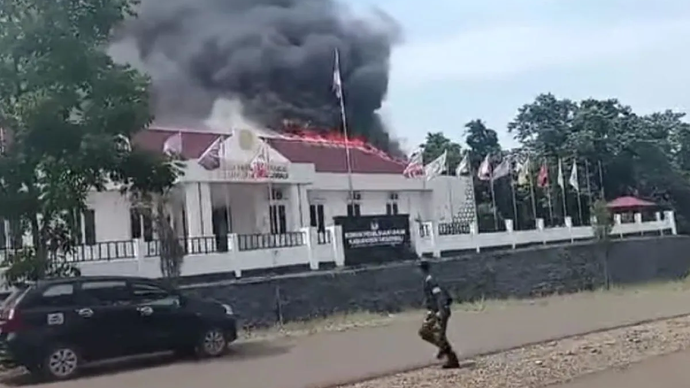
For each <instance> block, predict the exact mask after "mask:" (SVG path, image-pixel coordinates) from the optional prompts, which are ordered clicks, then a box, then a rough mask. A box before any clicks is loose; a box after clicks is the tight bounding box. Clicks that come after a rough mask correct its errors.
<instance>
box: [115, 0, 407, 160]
mask: <svg viewBox="0 0 690 388" xmlns="http://www.w3.org/2000/svg"><path fill="white" fill-rule="evenodd" d="M399 37H400V30H399V28H398V25H397V23H396V22H395V21H394V20H393V19H391V18H390V17H389V16H387V15H386V14H385V13H383V12H381V11H374V12H371V13H369V14H367V15H364V16H363V15H358V14H355V13H354V12H352V11H351V10H350V9H348V8H346V7H345V6H344V5H342V4H339V3H337V2H336V1H335V0H143V1H142V2H141V4H140V5H139V15H138V18H136V19H132V20H129V21H128V22H127V23H125V24H124V25H123V26H121V28H120V29H119V30H118V31H116V34H115V36H114V39H113V42H112V46H111V47H110V50H109V52H110V53H111V55H112V56H113V58H114V59H115V60H116V61H120V62H128V63H130V64H132V65H133V66H135V67H137V68H139V69H140V70H143V71H145V72H147V73H148V74H149V75H150V76H151V78H152V81H153V100H154V105H155V108H156V111H155V114H156V120H157V122H159V123H161V124H166V125H196V124H197V123H200V122H203V121H204V120H206V119H207V118H208V117H209V115H210V114H211V111H212V108H213V106H214V102H216V101H217V100H219V99H222V100H229V101H237V102H238V103H239V104H241V111H242V112H243V114H244V115H245V116H246V117H247V120H248V121H249V122H256V123H259V124H261V125H266V126H268V127H271V128H274V129H277V130H279V129H280V123H282V121H283V120H285V119H290V120H298V121H300V122H302V123H305V124H309V125H310V126H312V127H314V128H330V130H333V129H336V130H337V128H339V127H340V123H341V120H340V106H339V103H338V100H337V98H336V96H335V94H334V93H333V89H332V86H333V66H334V52H335V49H336V48H337V49H338V50H339V53H340V63H341V76H342V80H343V85H344V90H345V99H346V108H347V119H348V129H349V131H350V135H351V136H355V135H356V136H363V137H365V138H366V139H367V140H368V141H369V142H371V143H372V144H373V145H375V146H377V147H379V148H382V149H384V150H387V151H391V152H393V153H397V152H398V147H397V144H396V143H395V142H394V141H392V140H391V138H390V135H389V134H388V132H387V131H386V129H385V126H384V124H383V120H382V119H381V117H380V116H379V114H378V110H379V108H380V107H381V104H382V102H383V100H384V98H385V97H386V93H387V89H388V75H389V59H390V54H391V49H392V47H393V45H394V44H395V43H396V42H397V41H398V39H399Z"/></svg>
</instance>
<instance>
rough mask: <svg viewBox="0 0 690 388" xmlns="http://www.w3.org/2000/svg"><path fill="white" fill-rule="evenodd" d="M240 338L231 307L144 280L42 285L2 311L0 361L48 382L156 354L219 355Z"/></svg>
mask: <svg viewBox="0 0 690 388" xmlns="http://www.w3.org/2000/svg"><path fill="white" fill-rule="evenodd" d="M236 338H237V325H236V321H235V316H234V314H233V311H232V309H231V308H230V306H228V305H225V304H221V303H219V302H216V301H212V300H203V299H198V298H194V297H190V296H185V295H182V294H181V293H180V292H179V291H178V290H176V289H174V288H171V287H168V286H166V285H165V284H164V283H163V282H159V281H156V280H152V279H144V278H134V277H122V276H108V277H105V276H99V277H90V276H86V277H77V278H65V279H51V280H42V281H38V282H36V283H31V284H26V285H24V286H21V287H17V288H16V289H15V291H14V292H13V293H12V294H11V295H10V296H9V297H7V299H6V300H5V301H4V302H3V304H2V310H1V311H0V356H2V357H3V358H4V359H5V360H6V361H10V362H13V363H14V364H17V365H20V366H24V367H26V368H27V369H28V370H29V371H30V372H31V373H33V374H38V375H41V376H42V377H46V378H48V379H67V378H70V377H72V376H74V375H75V374H76V373H77V371H78V370H79V367H80V366H81V365H82V364H83V363H85V362H90V361H99V360H105V359H110V358H117V357H125V356H131V355H139V354H146V353H154V352H159V351H167V350H173V351H176V352H180V353H182V354H186V355H199V356H205V357H215V356H220V355H222V354H224V353H225V350H226V349H227V345H228V344H229V343H230V342H232V341H234V340H235V339H236Z"/></svg>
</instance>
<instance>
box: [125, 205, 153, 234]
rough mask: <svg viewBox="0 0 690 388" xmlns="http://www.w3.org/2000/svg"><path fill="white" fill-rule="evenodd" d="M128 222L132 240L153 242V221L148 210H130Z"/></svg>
mask: <svg viewBox="0 0 690 388" xmlns="http://www.w3.org/2000/svg"><path fill="white" fill-rule="evenodd" d="M129 221H130V227H131V235H132V239H138V238H142V237H143V238H144V241H153V219H152V218H151V211H150V210H149V209H130V210H129Z"/></svg>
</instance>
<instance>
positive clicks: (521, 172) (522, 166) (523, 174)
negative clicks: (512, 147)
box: [516, 157, 531, 186]
mask: <svg viewBox="0 0 690 388" xmlns="http://www.w3.org/2000/svg"><path fill="white" fill-rule="evenodd" d="M516 170H517V174H518V177H517V183H518V185H520V186H523V185H526V184H528V183H530V179H531V178H530V176H529V175H530V160H529V157H527V159H525V160H524V161H523V162H519V163H518V164H517V167H516Z"/></svg>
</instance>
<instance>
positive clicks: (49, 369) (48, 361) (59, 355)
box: [40, 345, 81, 380]
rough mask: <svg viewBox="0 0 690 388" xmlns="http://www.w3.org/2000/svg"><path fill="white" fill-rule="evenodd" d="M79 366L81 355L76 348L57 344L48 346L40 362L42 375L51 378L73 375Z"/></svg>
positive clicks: (61, 378) (63, 377) (64, 377)
mask: <svg viewBox="0 0 690 388" xmlns="http://www.w3.org/2000/svg"><path fill="white" fill-rule="evenodd" d="M80 366H81V357H80V356H79V352H78V351H77V349H76V348H74V347H73V346H70V345H58V346H54V347H52V348H50V350H49V351H48V352H46V356H45V358H44V360H43V364H41V367H40V372H41V374H42V375H43V377H45V378H48V379H51V380H66V379H69V378H72V377H74V376H75V375H76V374H77V372H78V371H79V367H80Z"/></svg>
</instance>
